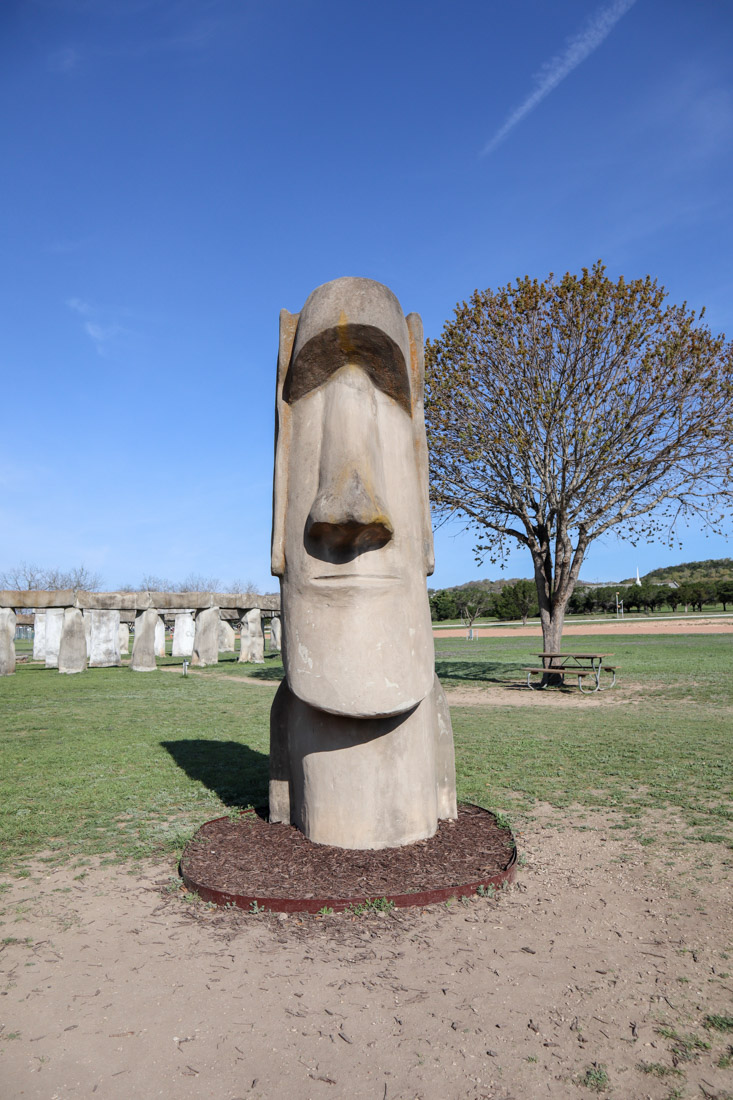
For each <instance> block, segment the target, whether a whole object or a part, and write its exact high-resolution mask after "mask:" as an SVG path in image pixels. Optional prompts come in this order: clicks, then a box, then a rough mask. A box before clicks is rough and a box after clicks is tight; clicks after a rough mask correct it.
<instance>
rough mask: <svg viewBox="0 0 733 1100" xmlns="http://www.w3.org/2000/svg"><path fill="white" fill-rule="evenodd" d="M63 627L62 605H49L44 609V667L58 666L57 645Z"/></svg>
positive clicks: (59, 642) (59, 641)
mask: <svg viewBox="0 0 733 1100" xmlns="http://www.w3.org/2000/svg"><path fill="white" fill-rule="evenodd" d="M63 628H64V609H63V607H49V608H48V609H47V611H46V668H58V667H59V645H60V644H61V631H62V630H63Z"/></svg>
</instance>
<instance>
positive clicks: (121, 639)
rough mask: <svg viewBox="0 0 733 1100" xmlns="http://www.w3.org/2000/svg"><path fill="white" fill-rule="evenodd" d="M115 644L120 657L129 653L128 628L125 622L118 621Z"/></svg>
mask: <svg viewBox="0 0 733 1100" xmlns="http://www.w3.org/2000/svg"><path fill="white" fill-rule="evenodd" d="M117 645H118V648H119V651H120V657H128V656H129V654H130V628H129V626H128V625H127V623H120V625H119V628H118V634H117Z"/></svg>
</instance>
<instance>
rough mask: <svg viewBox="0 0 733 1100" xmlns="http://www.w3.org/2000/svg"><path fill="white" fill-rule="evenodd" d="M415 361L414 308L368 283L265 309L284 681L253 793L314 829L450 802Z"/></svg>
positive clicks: (352, 838) (422, 819)
mask: <svg viewBox="0 0 733 1100" xmlns="http://www.w3.org/2000/svg"><path fill="white" fill-rule="evenodd" d="M423 378H424V361H423V336H422V323H421V321H420V318H419V317H418V316H417V314H410V316H409V317H407V318H405V316H404V314H403V313H402V309H401V307H400V304H399V302H398V301H397V299H396V298H395V296H394V295H393V294H392V292H391V291H390V290H388V289H387V287H384V286H382V285H381V284H379V283H374V282H372V281H370V280H368V279H351V278H349V279H337V280H335V281H334V282H332V283H326V284H325V285H324V286H321V287H318V288H317V289H316V290H315V291H314V292H313V293H312V294H311V296H310V297H309V298H308V300H307V302H306V304H305V306H304V307H303V310H302V312H301V313H300V314H299V315H291V314H289V313H287V311H285V310H283V312H282V314H281V321H280V354H279V361H278V384H277V447H276V456H275V492H274V516H273V537H272V572H273V573H274V574H275V575H276V576H279V577H280V585H281V598H282V612H283V661H284V665H285V672H286V683H285V684H284V685H283V687H282V688H281V689H280V691H279V692H278V695H277V697H276V701H275V703H274V705H273V711H272V720H271V790H270V808H271V815H272V817H273V819H274V820H284V821H285V820H289V821H293V822H294V823H295V824H297V825H298V827H299V828H301V829H302V830H303V832H304V833H305V834H306V835H307V836H308V837H310V839H312V840H316V841H318V842H319V843H324V844H332V845H336V846H340V847H350V848H381V847H388V846H390V847H391V846H398V845H401V844H409V843H412V842H413V841H415V840H418V839H421V838H425V837H429V836H431V835H432V834H433V833H434V832H435V830H436V829H437V824H438V820H439V818H443V817H447V818H453V817H455V816H456V803H455V773H454V764H453V738H452V731H451V727H450V716H449V714H448V709H447V707H446V706H445V701H444V699H443V697H442V693H441V691H440V688H439V686H436V684H435V673H434V665H435V660H434V649H433V635H432V624H431V621H430V609H429V604H428V597H427V589H426V577H427V576H428V575H429V574H430V573H432V571H433V541H432V527H431V521H430V510H429V502H428V481H427V475H428V460H427V443H426V438H425V421H424V407H423ZM362 810H363V812H362Z"/></svg>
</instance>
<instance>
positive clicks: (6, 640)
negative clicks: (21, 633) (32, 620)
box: [0, 607, 16, 676]
mask: <svg viewBox="0 0 733 1100" xmlns="http://www.w3.org/2000/svg"><path fill="white" fill-rule="evenodd" d="M15 624H16V616H15V612H14V611H13V609H12V607H0V676H12V674H13V673H14V672H15Z"/></svg>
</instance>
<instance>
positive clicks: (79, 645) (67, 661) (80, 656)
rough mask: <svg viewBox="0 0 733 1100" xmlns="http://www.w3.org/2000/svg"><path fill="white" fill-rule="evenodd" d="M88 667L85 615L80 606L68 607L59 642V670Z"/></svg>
mask: <svg viewBox="0 0 733 1100" xmlns="http://www.w3.org/2000/svg"><path fill="white" fill-rule="evenodd" d="M86 667H87V637H86V628H85V625H84V616H83V614H82V612H81V611H80V610H79V608H78V607H66V608H64V623H63V627H62V630H61V641H60V642H59V672H64V673H75V672H84V670H85V668H86Z"/></svg>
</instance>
